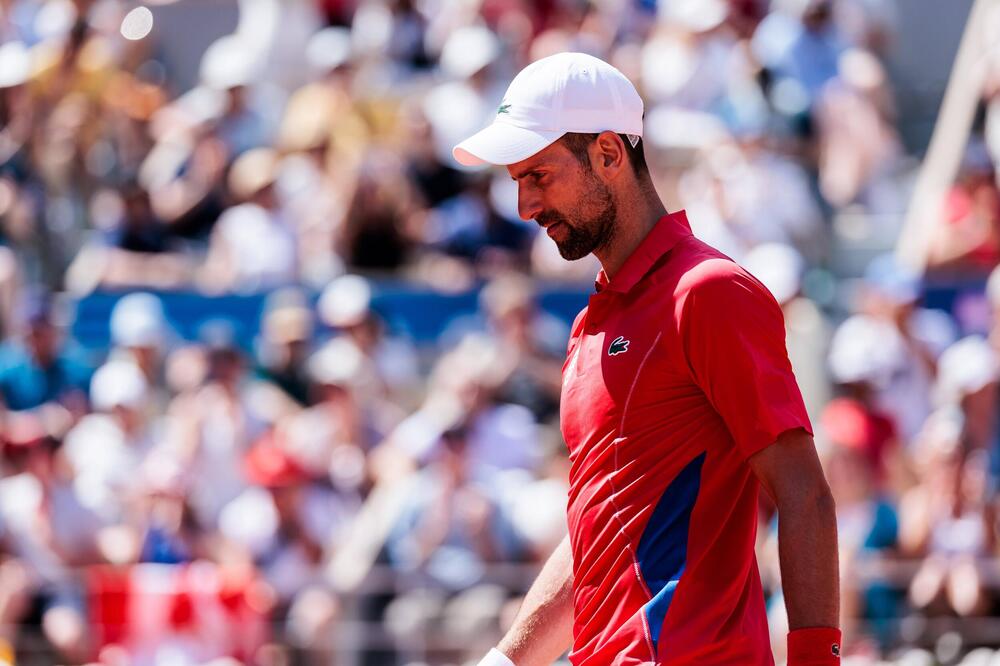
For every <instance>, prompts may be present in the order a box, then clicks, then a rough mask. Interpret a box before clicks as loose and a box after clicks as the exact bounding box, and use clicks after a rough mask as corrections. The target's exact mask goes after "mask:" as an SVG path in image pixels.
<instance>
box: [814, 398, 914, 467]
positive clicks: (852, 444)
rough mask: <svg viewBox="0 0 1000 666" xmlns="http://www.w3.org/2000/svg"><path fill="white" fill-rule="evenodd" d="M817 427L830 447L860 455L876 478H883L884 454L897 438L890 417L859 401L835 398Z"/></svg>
mask: <svg viewBox="0 0 1000 666" xmlns="http://www.w3.org/2000/svg"><path fill="white" fill-rule="evenodd" d="M820 425H821V426H822V427H823V431H824V432H826V435H827V437H829V438H830V441H831V442H832V443H833V444H835V445H836V446H840V447H843V448H846V449H853V450H855V451H858V452H859V453H861V454H863V455H864V457H865V459H866V460H868V462H869V463H870V465H871V468H872V471H873V473H874V474H875V476H876V478H878V479H881V478H883V475H884V474H885V454H886V451H887V450H888V448H889V446H890V445H891V444H892V442H893V441H895V439H896V427H895V425H894V424H893V422H892V420H891V419H890V418H888V417H887V416H884V415H882V414H879V413H877V412H874V411H872V410H871V409H869V408H867V407H866V406H865V405H864V404H863V403H861V402H859V401H858V400H854V399H852V398H836V399H834V400H831V401H830V403H829V404H828V405H827V406H826V409H824V410H823V413H822V415H820Z"/></svg>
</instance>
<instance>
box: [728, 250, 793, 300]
mask: <svg viewBox="0 0 1000 666" xmlns="http://www.w3.org/2000/svg"><path fill="white" fill-rule="evenodd" d="M743 266H744V267H745V268H746V269H747V270H748V271H750V274H751V275H753V276H754V277H755V278H757V279H758V280H760V281H761V282H762V283H764V286H765V287H767V288H768V289H769V290H770V291H771V293H772V294H773V295H774V298H775V300H776V301H778V303H781V304H782V305H783V304H785V303H787V302H788V301H789V300H791V299H792V298H793V297H794V296H795V295H796V294H798V293H799V289H800V288H801V286H802V273H803V271H805V267H806V264H805V260H804V259H803V258H802V255H801V254H799V252H798V251H797V250H796V249H795V248H793V247H792V246H791V245H786V244H784V243H762V244H761V245H758V246H756V247H755V248H753V249H752V250H750V251H749V252H748V253H747V255H746V257H745V258H744V260H743Z"/></svg>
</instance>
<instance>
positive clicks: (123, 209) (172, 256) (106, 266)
mask: <svg viewBox="0 0 1000 666" xmlns="http://www.w3.org/2000/svg"><path fill="white" fill-rule="evenodd" d="M91 206H92V208H93V209H94V210H93V215H94V223H95V225H100V226H103V227H105V228H106V229H107V231H106V234H105V237H104V238H103V239H102V240H101V245H99V246H98V245H91V246H87V247H85V248H83V249H82V250H81V253H80V255H78V257H77V258H76V259H75V260H74V262H73V265H72V266H71V267H70V268H69V272H70V273H71V274H72V275H73V277H72V278H70V281H71V282H72V284H73V288H74V289H75V290H78V291H83V290H84V289H85V288H86V286H87V285H89V284H93V285H94V286H99V287H105V288H108V289H122V288H142V287H146V288H154V289H155V288H159V289H169V288H177V287H181V286H187V285H188V284H189V282H190V271H191V268H192V266H191V265H190V262H189V261H188V259H187V258H186V257H184V256H183V255H182V254H181V253H180V252H179V251H178V247H177V246H176V243H175V242H174V240H173V239H172V238H171V236H170V235H169V233H170V230H169V228H168V227H167V226H166V224H165V223H164V222H163V221H162V220H160V219H158V218H157V217H156V214H155V213H154V211H153V209H152V205H151V203H150V198H149V193H148V192H146V190H145V189H144V188H143V187H142V186H141V185H140V184H138V183H136V182H131V183H126V184H125V185H124V186H123V187H122V188H120V190H119V191H118V192H113V191H110V190H109V191H103V192H99V193H98V194H95V195H94V197H93V199H92V200H91Z"/></svg>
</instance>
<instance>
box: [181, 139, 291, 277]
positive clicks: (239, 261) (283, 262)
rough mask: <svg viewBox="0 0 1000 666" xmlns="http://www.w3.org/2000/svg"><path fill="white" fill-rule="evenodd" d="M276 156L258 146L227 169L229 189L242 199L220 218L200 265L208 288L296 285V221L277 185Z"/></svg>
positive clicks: (272, 152) (269, 150)
mask: <svg viewBox="0 0 1000 666" xmlns="http://www.w3.org/2000/svg"><path fill="white" fill-rule="evenodd" d="M277 168H278V155H277V153H275V152H274V151H273V150H271V149H267V148H259V149H255V150H252V151H249V152H247V153H245V154H244V155H241V156H240V157H239V158H237V160H236V162H234V163H233V166H232V168H231V169H230V171H229V190H230V192H232V194H233V196H234V197H235V198H236V200H237V201H238V202H239V204H238V205H236V206H234V207H233V208H230V209H228V210H227V211H226V212H225V213H223V214H222V216H221V217H220V218H219V221H218V222H217V223H216V225H215V227H214V229H213V230H212V238H211V241H210V244H209V250H208V256H207V257H206V259H205V265H204V266H203V267H202V274H201V276H200V281H201V286H202V288H203V289H204V290H206V291H207V292H209V293H219V292H242V293H247V292H255V291H261V290H264V289H271V288H275V287H282V286H287V285H290V284H292V283H293V282H294V281H295V279H296V276H297V272H298V264H297V256H298V249H297V241H296V236H295V227H294V224H293V221H292V220H289V219H287V217H286V216H285V214H284V212H283V211H282V210H281V208H280V205H279V201H278V199H277V195H276V192H275V189H274V185H275V179H276V178H277Z"/></svg>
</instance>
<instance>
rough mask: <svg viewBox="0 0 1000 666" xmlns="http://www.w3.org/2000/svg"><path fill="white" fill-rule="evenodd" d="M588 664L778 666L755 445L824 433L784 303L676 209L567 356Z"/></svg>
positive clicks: (594, 310)
mask: <svg viewBox="0 0 1000 666" xmlns="http://www.w3.org/2000/svg"><path fill="white" fill-rule="evenodd" d="M561 422H562V431H563V436H564V437H565V439H566V443H567V445H568V446H569V451H570V461H571V464H572V466H571V470H570V495H569V506H568V520H569V536H570V542H571V544H572V547H573V571H574V582H573V603H574V616H575V624H574V632H573V633H574V641H573V650H572V652H571V653H570V661H572V663H573V664H574V665H575V666H608V665H609V664H698V665H699V666H715V665H720V666H721V665H723V664H726V665H731V664H739V665H740V666H770V665H771V664H773V663H774V662H773V658H772V656H771V652H770V648H769V641H768V632H767V619H766V616H765V611H764V597H763V593H762V590H761V584H760V576H759V574H758V571H757V562H756V559H755V557H754V538H755V534H756V527H757V523H756V521H757V492H758V482H757V480H756V477H754V475H753V474H752V472H751V470H750V467H749V465H747V463H746V461H747V458H749V457H750V456H752V455H753V454H754V453H756V452H757V451H760V450H761V449H763V448H764V447H766V446H768V445H770V444H771V443H773V442H774V441H775V440H776V439H777V438H778V436H779V435H781V434H782V433H783V432H785V431H787V430H791V429H795V428H804V429H806V430H809V431H810V432H811V428H810V424H809V419H808V417H807V416H806V410H805V407H804V406H803V403H802V398H801V396H800V394H799V390H798V387H797V385H796V383H795V378H794V376H793V375H792V370H791V366H790V364H789V362H788V355H787V353H786V351H785V326H784V320H783V317H782V313H781V309H780V308H779V307H778V304H777V303H776V302H775V300H774V298H773V297H772V296H771V294H770V292H769V291H768V290H767V289H766V288H765V287H764V286H763V285H761V283H760V282H758V281H757V280H756V279H755V278H754V277H752V276H751V275H750V274H749V273H747V272H746V271H745V270H743V269H742V268H740V267H739V266H738V265H736V264H735V263H734V262H733V261H732V260H730V259H729V258H728V257H726V256H725V255H723V254H721V253H720V252H718V251H716V250H715V249H713V248H711V247H709V246H708V245H705V244H704V243H702V242H701V241H699V240H698V239H696V238H695V237H694V236H692V235H691V228H690V226H689V225H688V222H687V218H686V217H685V215H684V213H683V212H678V213H672V214H669V215H666V216H664V217H663V218H662V219H661V220H659V222H657V224H656V226H655V227H654V228H653V230H652V231H651V232H650V233H649V235H648V236H647V237H646V238H645V239H644V240H643V241H642V243H641V244H640V245H639V247H638V248H637V249H636V250H635V252H634V253H633V254H632V255H631V256H630V257H629V258H628V259H627V260H626V262H625V264H624V265H623V266H622V268H621V270H620V271H619V272H618V273H617V274H616V275H615V276H614V278H613V279H612V280H610V281H608V280H607V278H606V276H605V275H604V273H603V271H602V272H601V274H600V275H599V276H598V280H597V292H596V293H595V294H593V295H592V296H591V297H590V303H589V305H588V306H587V307H586V308H584V310H583V311H582V312H581V313H580V314H579V315H578V316H577V318H576V321H575V322H574V324H573V332H572V335H571V338H570V342H569V347H568V353H567V359H566V363H565V365H564V366H563V387H562V403H561Z"/></svg>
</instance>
